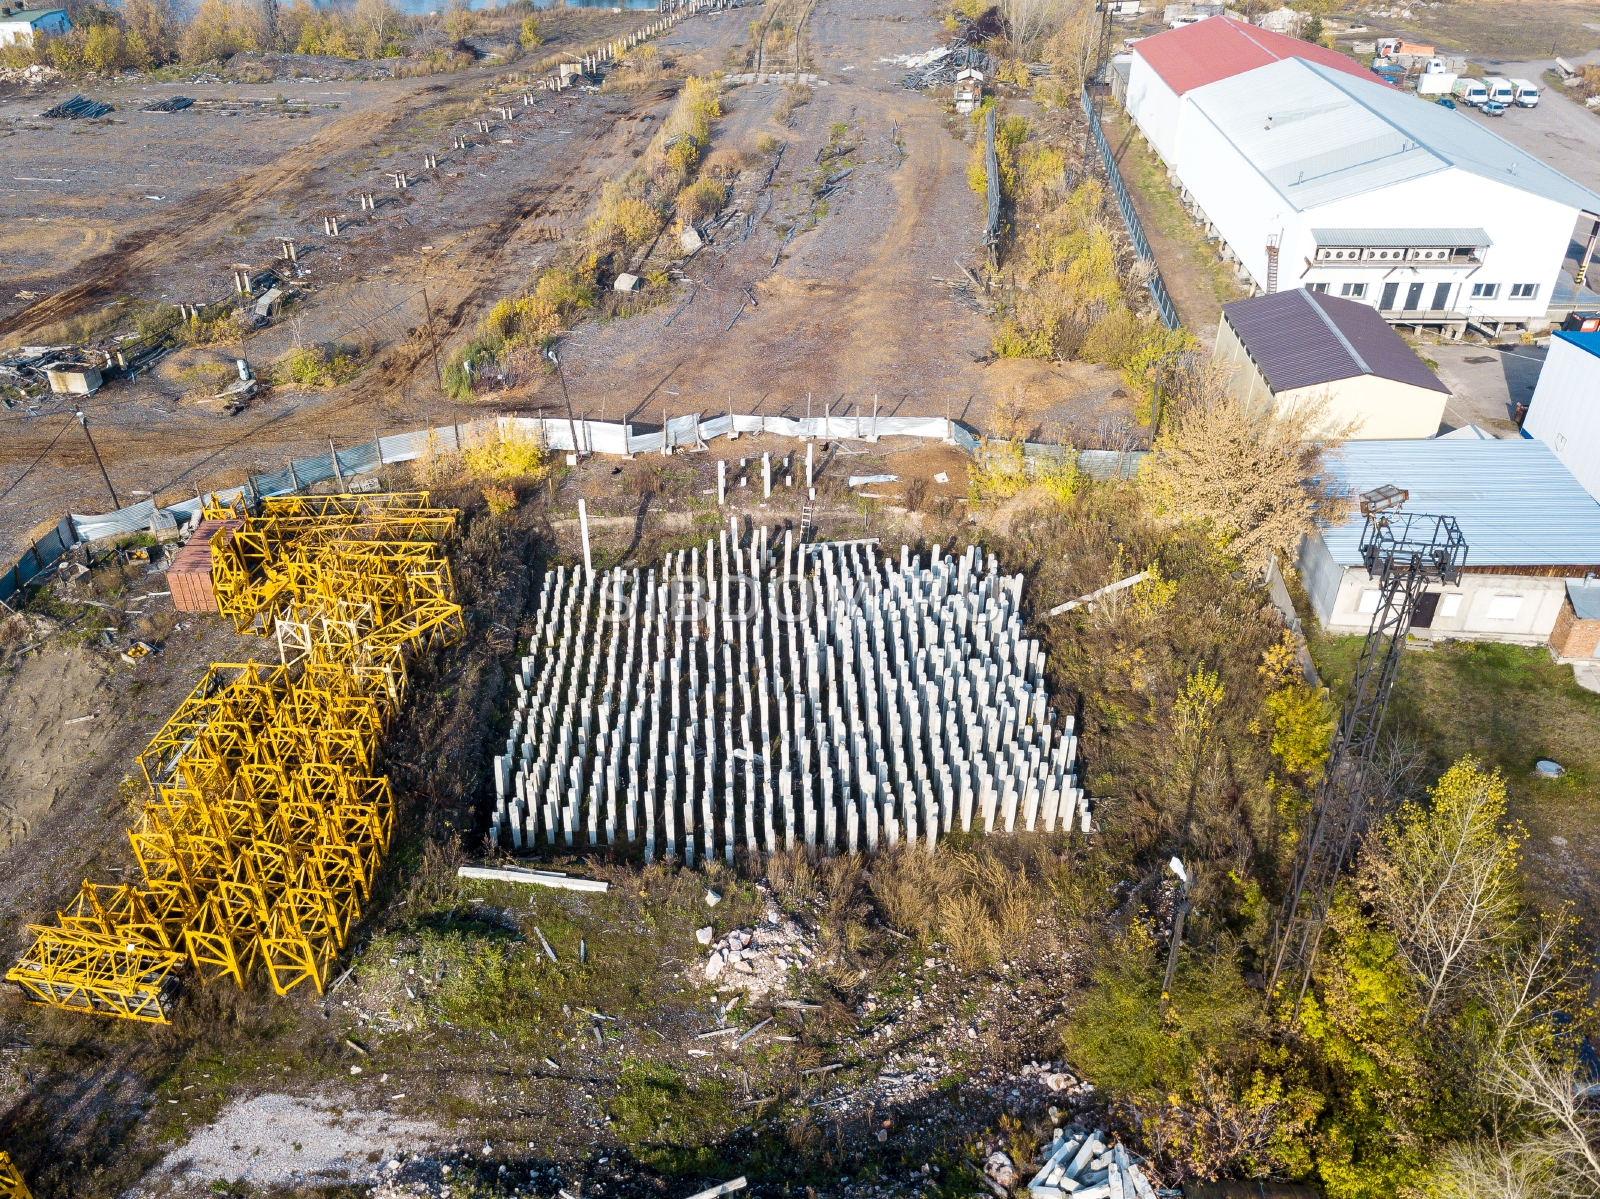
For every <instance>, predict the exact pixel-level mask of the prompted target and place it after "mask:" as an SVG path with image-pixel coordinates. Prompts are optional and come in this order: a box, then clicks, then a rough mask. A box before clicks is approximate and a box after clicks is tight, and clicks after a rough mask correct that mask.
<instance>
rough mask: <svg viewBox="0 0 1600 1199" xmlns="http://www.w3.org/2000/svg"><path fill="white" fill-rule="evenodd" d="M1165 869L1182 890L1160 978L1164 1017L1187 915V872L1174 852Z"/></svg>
mask: <svg viewBox="0 0 1600 1199" xmlns="http://www.w3.org/2000/svg"><path fill="white" fill-rule="evenodd" d="M1167 869H1168V870H1170V871H1172V873H1173V874H1175V875H1177V876H1178V882H1179V883H1181V884H1182V885H1183V890H1182V891H1181V892H1180V893H1179V896H1178V908H1177V910H1176V911H1175V912H1173V914H1172V945H1171V946H1170V947H1169V948H1168V950H1167V976H1166V977H1165V978H1164V979H1162V980H1161V1017H1162V1019H1166V1015H1167V1004H1168V1003H1170V1002H1171V1000H1172V976H1173V975H1174V974H1175V973H1177V970H1178V946H1180V945H1182V944H1183V922H1184V920H1185V919H1187V918H1188V915H1189V872H1188V871H1187V870H1185V869H1184V868H1183V860H1182V859H1181V858H1179V857H1178V856H1177V855H1176V854H1174V855H1173V857H1172V861H1170V862H1168V863H1167Z"/></svg>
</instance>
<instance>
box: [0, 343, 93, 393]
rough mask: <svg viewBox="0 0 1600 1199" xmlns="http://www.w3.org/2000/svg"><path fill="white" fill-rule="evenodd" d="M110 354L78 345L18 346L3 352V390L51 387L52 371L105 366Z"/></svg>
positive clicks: (0, 363) (0, 373)
mask: <svg viewBox="0 0 1600 1199" xmlns="http://www.w3.org/2000/svg"><path fill="white" fill-rule="evenodd" d="M108 361H109V359H108V356H107V355H106V354H105V353H104V352H103V351H99V350H89V349H85V348H84V347H83V346H78V345H64V346H18V347H17V348H16V349H14V350H8V351H6V352H4V353H0V389H4V388H7V387H11V388H15V389H16V390H17V391H19V392H22V393H23V394H25V395H26V394H30V393H32V392H35V391H39V390H48V389H49V387H50V372H51V371H61V370H82V369H84V368H85V367H94V368H96V369H100V368H103V366H104V365H105V364H106V363H107V362H108Z"/></svg>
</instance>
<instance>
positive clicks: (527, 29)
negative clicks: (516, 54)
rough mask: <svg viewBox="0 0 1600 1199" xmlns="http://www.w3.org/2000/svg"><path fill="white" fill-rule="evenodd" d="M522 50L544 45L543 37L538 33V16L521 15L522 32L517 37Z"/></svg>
mask: <svg viewBox="0 0 1600 1199" xmlns="http://www.w3.org/2000/svg"><path fill="white" fill-rule="evenodd" d="M518 40H520V41H521V42H522V48H523V49H524V50H532V49H533V48H534V47H536V46H542V45H544V38H543V37H541V36H540V34H539V18H538V17H523V18H522V33H521V36H520V37H519V39H518Z"/></svg>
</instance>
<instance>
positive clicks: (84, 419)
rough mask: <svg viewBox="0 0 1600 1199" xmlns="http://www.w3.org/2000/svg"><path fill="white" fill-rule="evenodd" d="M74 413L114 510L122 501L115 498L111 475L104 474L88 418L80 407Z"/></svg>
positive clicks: (103, 465)
mask: <svg viewBox="0 0 1600 1199" xmlns="http://www.w3.org/2000/svg"><path fill="white" fill-rule="evenodd" d="M74 415H76V416H77V418H78V423H79V424H80V425H82V426H83V435H84V436H85V437H88V438H89V450H90V452H92V453H93V454H94V464H95V465H96V466H98V467H99V468H100V477H101V478H102V479H104V480H105V481H106V490H107V491H109V492H110V493H111V510H112V511H113V512H115V511H117V509H119V508H121V507H122V501H121V500H119V499H117V489H116V488H115V487H113V486H111V476H110V475H108V474H106V464H105V463H104V462H102V461H100V450H99V449H98V448H97V447H96V446H95V444H94V438H93V437H92V436H91V435H90V433H89V420H88V418H87V417H86V416H84V415H83V409H82V408H79V409H78V410H77V412H76V413H75V414H74Z"/></svg>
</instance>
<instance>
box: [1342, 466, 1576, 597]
mask: <svg viewBox="0 0 1600 1199" xmlns="http://www.w3.org/2000/svg"><path fill="white" fill-rule="evenodd" d="M1330 465H1331V466H1332V468H1333V473H1334V475H1335V476H1336V477H1337V478H1338V480H1339V484H1340V486H1341V487H1344V488H1346V489H1348V490H1349V491H1350V493H1351V516H1350V518H1349V519H1347V520H1346V521H1345V522H1344V523H1343V524H1341V525H1338V526H1337V527H1334V528H1328V529H1324V530H1323V532H1322V536H1323V540H1325V541H1326V542H1327V543H1328V549H1329V551H1330V552H1331V553H1332V554H1333V560H1334V561H1335V562H1337V563H1339V564H1340V565H1341V566H1359V565H1361V530H1362V523H1363V522H1362V519H1361V516H1360V514H1359V513H1358V512H1356V511H1355V503H1354V497H1355V496H1356V495H1358V494H1359V493H1361V492H1363V491H1370V490H1372V489H1373V488H1374V487H1381V486H1383V485H1384V484H1385V483H1393V484H1394V485H1395V486H1397V487H1403V488H1405V489H1406V490H1407V491H1409V492H1410V493H1411V497H1410V499H1408V500H1407V501H1406V505H1405V510H1406V511H1407V512H1426V513H1430V514H1433V515H1437V516H1453V517H1455V518H1456V521H1457V522H1458V523H1459V524H1460V526H1461V532H1462V535H1463V536H1465V537H1466V539H1467V563H1466V564H1467V565H1468V566H1469V567H1470V566H1581V567H1589V568H1594V567H1597V566H1600V503H1596V502H1595V500H1594V499H1593V498H1592V497H1590V495H1589V493H1588V492H1586V491H1585V490H1584V489H1583V487H1582V486H1581V485H1580V484H1579V483H1578V481H1577V480H1576V479H1575V478H1573V477H1572V472H1571V471H1569V470H1567V468H1566V467H1565V466H1563V465H1561V461H1560V460H1559V459H1558V458H1557V457H1556V456H1555V454H1554V453H1552V452H1551V450H1550V447H1549V446H1547V445H1545V444H1544V442H1542V441H1534V440H1531V439H1527V438H1518V439H1516V440H1496V441H1476V440H1471V441H1469V440H1461V439H1456V438H1450V439H1439V438H1429V439H1427V440H1421V441H1347V442H1345V443H1344V446H1343V447H1342V448H1341V450H1340V452H1339V456H1338V457H1337V458H1335V459H1332V460H1331V463H1330Z"/></svg>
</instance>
